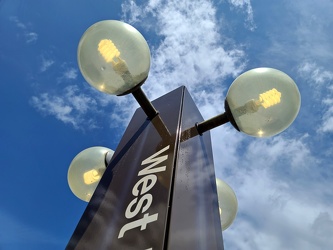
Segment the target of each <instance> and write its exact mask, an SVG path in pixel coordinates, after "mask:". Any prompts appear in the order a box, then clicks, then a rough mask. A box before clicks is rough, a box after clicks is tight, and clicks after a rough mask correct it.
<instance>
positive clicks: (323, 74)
mask: <svg viewBox="0 0 333 250" xmlns="http://www.w3.org/2000/svg"><path fill="white" fill-rule="evenodd" d="M298 73H299V75H300V76H301V77H302V79H304V80H305V81H306V82H308V83H309V85H310V86H311V87H312V88H313V89H314V90H315V91H316V93H315V94H316V96H314V97H313V98H312V101H313V102H319V104H320V106H321V109H322V112H320V113H319V115H321V117H320V118H319V119H321V123H320V124H319V126H318V131H319V132H333V71H331V70H327V69H325V68H324V67H323V66H318V64H317V63H315V62H309V61H305V62H302V63H301V64H300V65H299V66H298Z"/></svg>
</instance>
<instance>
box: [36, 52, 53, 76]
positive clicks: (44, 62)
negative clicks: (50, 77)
mask: <svg viewBox="0 0 333 250" xmlns="http://www.w3.org/2000/svg"><path fill="white" fill-rule="evenodd" d="M41 58H42V62H41V66H40V69H39V70H40V72H45V71H47V70H48V69H49V68H50V67H51V66H52V65H53V64H54V63H55V61H54V60H53V59H51V58H45V56H42V57H41Z"/></svg>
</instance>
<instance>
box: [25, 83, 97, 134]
mask: <svg viewBox="0 0 333 250" xmlns="http://www.w3.org/2000/svg"><path fill="white" fill-rule="evenodd" d="M30 103H31V105H32V106H34V107H35V108H36V109H37V110H39V111H40V112H42V113H43V114H46V115H52V116H55V117H56V118H57V119H58V120H60V121H62V122H64V123H66V124H70V125H72V126H73V127H74V128H75V129H86V128H87V129H92V128H95V127H96V124H95V121H94V120H93V119H91V118H87V117H85V115H86V114H87V112H88V111H89V110H94V111H95V110H96V106H97V102H96V101H95V100H94V99H93V98H92V97H90V96H88V95H86V94H83V93H81V92H80V91H79V88H78V87H77V86H76V85H70V86H68V87H66V88H65V89H64V90H63V91H62V93H60V94H55V95H50V94H48V93H42V94H40V95H39V96H33V97H32V98H31V100H30ZM82 125H84V126H82Z"/></svg>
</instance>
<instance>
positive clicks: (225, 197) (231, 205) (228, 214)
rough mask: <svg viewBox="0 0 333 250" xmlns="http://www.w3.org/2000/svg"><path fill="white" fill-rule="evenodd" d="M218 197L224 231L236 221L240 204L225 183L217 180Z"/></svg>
mask: <svg viewBox="0 0 333 250" xmlns="http://www.w3.org/2000/svg"><path fill="white" fill-rule="evenodd" d="M216 186H217V196H218V201H219V211H220V219H221V227H222V230H226V229H227V228H228V227H229V226H230V225H231V224H232V223H233V221H234V220H235V218H236V214H237V210H238V202H237V198H236V195H235V192H234V191H233V190H232V188H231V187H230V186H229V185H228V184H227V183H225V182H224V181H222V180H220V179H218V178H216Z"/></svg>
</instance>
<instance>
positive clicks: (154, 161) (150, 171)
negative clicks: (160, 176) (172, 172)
mask: <svg viewBox="0 0 333 250" xmlns="http://www.w3.org/2000/svg"><path fill="white" fill-rule="evenodd" d="M169 147H170V146H169V145H168V146H166V147H165V148H162V149H161V150H160V151H158V152H156V153H155V154H153V155H152V156H150V157H148V158H147V159H145V160H144V161H142V163H141V165H147V164H150V163H152V164H151V165H149V166H148V167H146V168H144V169H142V170H141V171H140V172H139V174H138V175H139V176H141V175H147V174H153V173H157V172H162V171H165V168H166V167H165V166H163V167H159V168H155V169H151V168H153V167H155V166H156V165H157V164H160V163H162V162H163V161H165V160H167V159H168V155H163V156H161V157H158V158H156V159H154V158H155V157H156V156H158V155H159V154H161V153H163V152H165V151H166V150H168V149H169Z"/></svg>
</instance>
